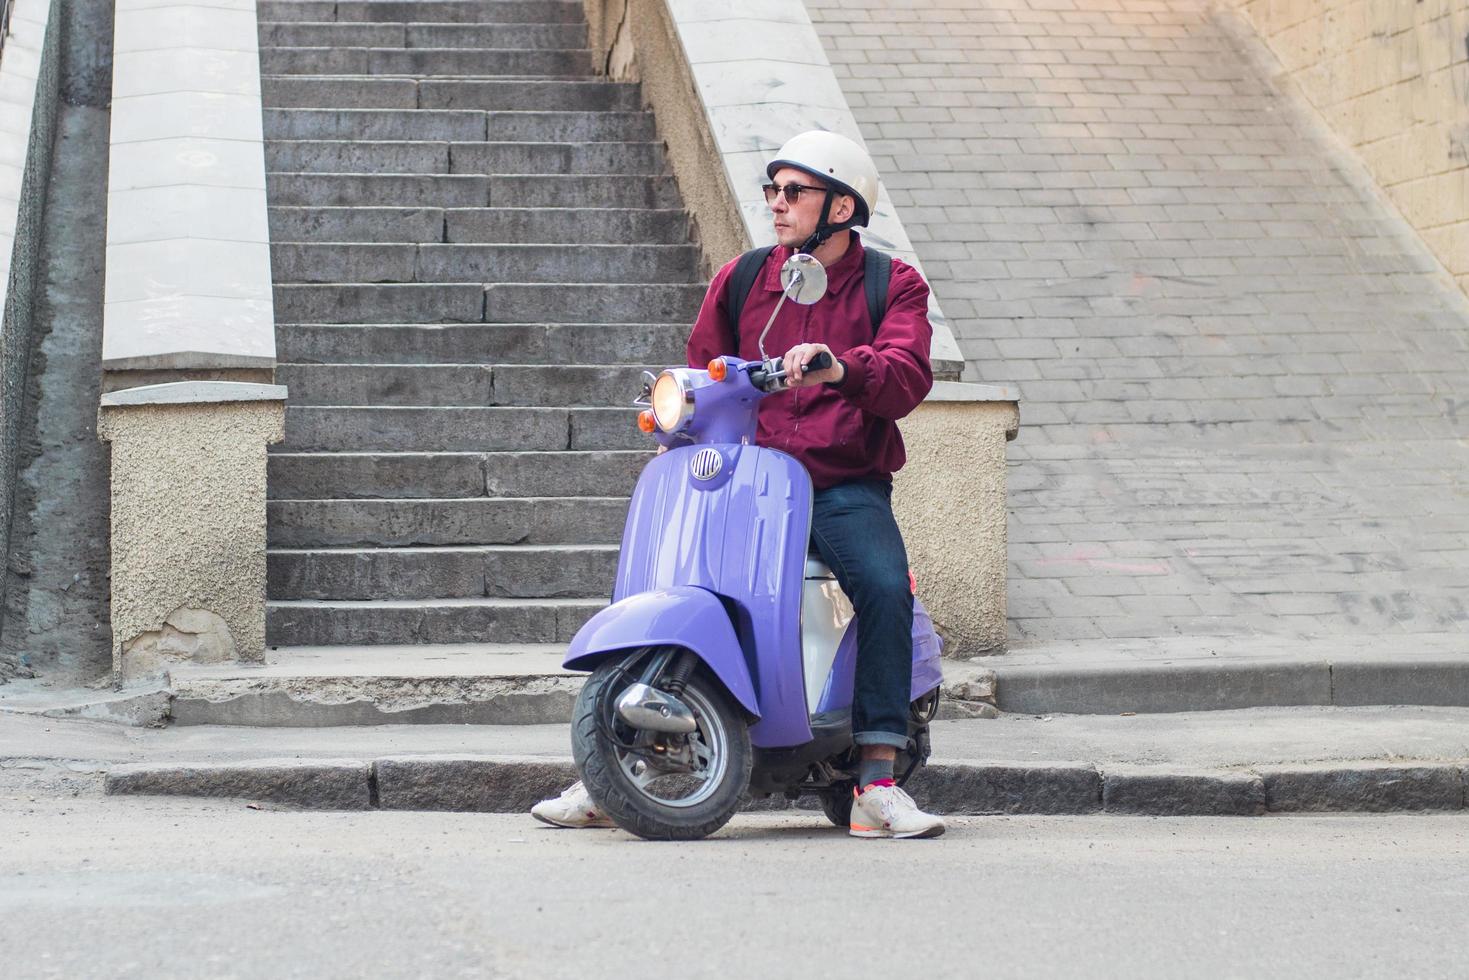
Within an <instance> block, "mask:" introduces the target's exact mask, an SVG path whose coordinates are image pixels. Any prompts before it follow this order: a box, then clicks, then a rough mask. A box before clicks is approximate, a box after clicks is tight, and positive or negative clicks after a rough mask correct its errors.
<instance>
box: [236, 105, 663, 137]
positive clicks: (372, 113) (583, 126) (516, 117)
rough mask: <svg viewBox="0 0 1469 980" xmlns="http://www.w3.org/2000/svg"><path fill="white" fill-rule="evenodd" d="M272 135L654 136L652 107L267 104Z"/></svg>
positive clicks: (268, 131) (265, 118) (266, 124)
mask: <svg viewBox="0 0 1469 980" xmlns="http://www.w3.org/2000/svg"><path fill="white" fill-rule="evenodd" d="M263 126H264V129H265V138H266V139H267V140H352V141H373V140H403V141H414V142H417V141H423V140H441V141H450V142H526V143H556V142H574V143H594V142H609V141H610V142H619V141H637V140H641V141H650V140H652V139H654V138H656V136H657V130H656V128H655V126H654V123H653V116H652V113H650V112H646V111H641V110H640V111H638V112H486V111H484V110H480V109H265V110H264V116H263Z"/></svg>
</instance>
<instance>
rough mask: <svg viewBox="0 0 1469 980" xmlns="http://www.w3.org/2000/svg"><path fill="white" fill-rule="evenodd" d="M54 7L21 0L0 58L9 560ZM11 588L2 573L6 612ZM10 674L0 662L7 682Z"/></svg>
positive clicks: (1, 454)
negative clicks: (2, 55)
mask: <svg viewBox="0 0 1469 980" xmlns="http://www.w3.org/2000/svg"><path fill="white" fill-rule="evenodd" d="M53 5H54V0H15V4H14V6H13V8H12V11H11V20H10V30H11V34H10V36H9V37H8V38H7V39H6V42H5V53H4V58H3V59H0V308H3V310H4V312H3V314H0V420H3V421H0V558H8V557H9V555H10V525H11V518H12V516H13V508H14V503H15V483H16V479H17V476H18V474H17V468H18V464H19V458H20V430H21V421H22V419H23V418H24V415H25V413H24V401H25V391H26V370H27V366H28V364H29V361H30V350H31V334H32V325H33V319H34V311H35V302H36V259H37V256H38V255H39V254H40V251H41V227H42V219H43V217H44V212H45V208H46V183H47V178H48V177H49V175H50V173H51V144H52V140H53V138H54V136H55V130H56V99H57V90H58V86H59V83H60V74H61V71H60V60H61V59H60V46H61V41H60V34H61V18H60V17H55V16H52V14H53V13H54V11H53V9H52V8H53ZM4 587H5V584H4V576H3V575H0V610H3V608H4V602H3V600H4V594H3V591H4ZM11 669H13V667H7V665H6V664H5V663H3V662H0V680H4V679H5V678H6V676H7V673H8V672H9V671H10V670H11Z"/></svg>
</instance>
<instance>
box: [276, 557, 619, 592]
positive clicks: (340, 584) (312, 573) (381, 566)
mask: <svg viewBox="0 0 1469 980" xmlns="http://www.w3.org/2000/svg"><path fill="white" fill-rule="evenodd" d="M617 552H618V547H617V545H615V544H604V545H580V544H579V545H562V546H550V547H545V546H535V545H481V546H475V547H441V548H331V549H315V550H306V549H301V550H293V549H276V550H272V551H271V552H269V553H268V554H267V556H266V565H267V594H268V595H271V596H277V597H282V598H285V597H289V598H292V599H327V600H330V599H464V598H473V597H500V598H507V599H514V598H528V599H541V598H562V599H572V598H605V597H606V596H608V595H611V593H612V582H613V579H614V578H616V575H617Z"/></svg>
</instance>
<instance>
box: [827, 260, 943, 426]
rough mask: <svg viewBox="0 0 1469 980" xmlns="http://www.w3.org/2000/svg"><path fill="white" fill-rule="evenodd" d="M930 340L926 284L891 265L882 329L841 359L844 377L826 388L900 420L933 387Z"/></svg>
mask: <svg viewBox="0 0 1469 980" xmlns="http://www.w3.org/2000/svg"><path fill="white" fill-rule="evenodd" d="M932 338H933V327H932V326H931V325H930V324H929V322H928V283H926V282H924V281H923V277H922V276H921V275H919V274H918V270H917V269H915V268H913V267H912V266H911V265H908V264H907V263H906V262H902V261H899V260H897V259H894V260H893V275H892V279H891V280H890V281H889V284H888V309H887V314H886V315H885V316H884V317H883V319H882V325H881V326H879V327H878V328H877V335H876V336H875V337H873V339H872V343H871V344H864V345H862V346H860V347H853V348H850V349H848V350H846V351H844V352H843V353H842V355H841V360H842V363H843V364H845V365H846V367H847V373H846V376H845V377H844V378H843V379H842V382H841V384H836V385H832V386H831V387H832V388H835V389H836V390H837V391H838V392H840V393H841V394H842V396H843V397H845V398H846V399H847V400H848V401H850V402H851V403H852V404H854V405H856V406H857V407H858V408H860V409H862V410H863V411H864V412H870V413H871V414H873V415H877V416H879V417H881V418H885V419H900V418H902V417H903V416H905V415H907V414H908V413H909V412H911V411H913V409H915V408H917V407H918V403H919V402H921V401H923V399H924V397H925V396H926V395H927V394H928V392H929V390H930V389H931V388H932V387H933V367H932V365H931V364H930V363H929V345H930V342H931V341H932Z"/></svg>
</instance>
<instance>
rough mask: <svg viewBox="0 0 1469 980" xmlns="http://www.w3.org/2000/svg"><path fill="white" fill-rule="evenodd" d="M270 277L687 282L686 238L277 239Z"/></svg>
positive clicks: (693, 256) (690, 261)
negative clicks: (579, 241)
mask: <svg viewBox="0 0 1469 980" xmlns="http://www.w3.org/2000/svg"><path fill="white" fill-rule="evenodd" d="M270 260H271V273H272V275H273V277H274V279H275V281H276V282H277V283H291V282H296V283H303V282H305V283H342V282H353V283H372V282H386V283H412V282H419V283H436V282H449V283H462V282H484V283H564V282H574V283H689V282H692V281H693V280H694V278H695V275H696V273H697V271H698V268H699V264H700V262H701V261H702V256H701V255H700V253H699V250H698V249H697V248H695V247H694V246H692V245H590V244H587V245H482V244H465V243H455V244H442V243H431V244H422V245H413V244H383V243H352V242H277V243H276V244H273V245H271V247H270Z"/></svg>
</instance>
